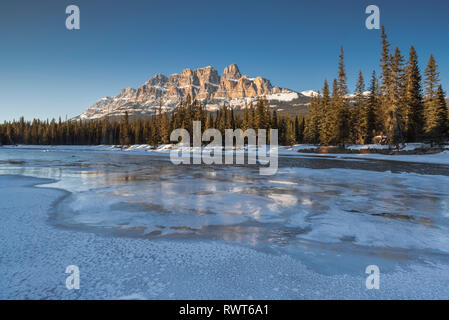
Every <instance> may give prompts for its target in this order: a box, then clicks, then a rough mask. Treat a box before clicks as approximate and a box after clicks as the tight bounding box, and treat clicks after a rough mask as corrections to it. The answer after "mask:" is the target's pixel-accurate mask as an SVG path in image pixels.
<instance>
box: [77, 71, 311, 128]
mask: <svg viewBox="0 0 449 320" xmlns="http://www.w3.org/2000/svg"><path fill="white" fill-rule="evenodd" d="M188 95H190V96H191V97H192V98H194V99H196V100H197V101H200V102H201V103H202V104H203V106H205V108H206V109H207V110H208V111H215V110H217V109H218V108H220V107H221V106H222V105H223V104H226V105H228V106H231V107H232V108H237V109H240V108H242V107H245V105H249V104H250V103H251V102H252V101H255V100H256V99H257V98H259V97H265V98H267V100H268V101H269V103H270V106H271V107H273V108H276V109H278V110H281V111H282V110H286V111H287V112H292V111H298V110H299V111H300V113H301V111H304V112H305V110H306V109H307V105H308V103H309V100H310V98H309V97H308V96H306V95H304V94H301V93H298V92H295V91H293V90H289V89H285V88H279V87H277V86H273V85H272V84H271V82H270V81H269V80H267V79H264V78H262V77H256V78H249V77H248V76H246V75H242V74H241V73H240V70H239V68H238V66H237V65H235V64H231V65H229V66H227V67H226V68H225V69H224V71H223V74H222V75H221V76H220V75H219V74H218V72H217V71H216V70H215V69H214V68H213V67H211V66H207V67H204V68H199V69H195V70H192V69H185V70H182V71H181V73H179V74H172V75H170V76H169V77H167V76H165V75H163V74H156V75H155V76H154V77H152V78H151V79H149V80H148V81H146V82H145V83H144V84H142V85H141V86H140V87H138V88H137V89H134V88H126V89H122V90H121V91H120V92H119V94H118V95H117V96H115V97H104V98H101V99H100V100H98V101H97V102H95V103H94V104H93V105H92V106H91V107H90V108H88V109H87V110H86V111H85V112H83V113H82V114H81V115H80V116H78V117H76V119H82V120H90V119H99V118H102V117H104V116H109V117H113V118H114V117H121V116H123V115H124V114H125V112H128V114H129V116H130V117H145V116H150V115H152V114H154V113H155V112H157V110H158V109H159V105H160V104H161V105H162V110H163V111H166V112H167V111H168V112H169V111H172V110H173V109H174V108H176V107H177V106H178V105H179V103H180V102H181V101H182V99H185V98H186V97H187V96H188ZM295 113H296V112H295Z"/></svg>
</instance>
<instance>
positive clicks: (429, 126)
mask: <svg viewBox="0 0 449 320" xmlns="http://www.w3.org/2000/svg"><path fill="white" fill-rule="evenodd" d="M424 75H425V79H424V86H425V94H426V95H425V98H424V133H425V134H426V136H427V138H428V139H430V140H431V141H432V142H434V141H436V142H439V141H440V139H441V135H442V134H443V133H445V129H446V128H445V127H446V121H447V116H445V113H444V110H443V109H445V105H443V104H442V102H441V99H442V98H441V95H442V96H443V100H444V92H443V90H442V88H441V87H440V85H439V81H440V78H439V72H438V66H437V64H436V61H435V58H434V57H433V55H432V54H431V55H430V58H429V62H428V64H427V67H426V70H425V72H424Z"/></svg>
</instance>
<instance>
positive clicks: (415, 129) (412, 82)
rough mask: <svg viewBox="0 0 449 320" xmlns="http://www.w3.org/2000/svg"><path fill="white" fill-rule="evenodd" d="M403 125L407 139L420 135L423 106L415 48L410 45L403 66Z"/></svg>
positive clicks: (418, 137)
mask: <svg viewBox="0 0 449 320" xmlns="http://www.w3.org/2000/svg"><path fill="white" fill-rule="evenodd" d="M404 99H405V101H404V103H405V126H406V129H405V130H406V135H407V140H408V141H412V142H413V141H416V140H417V139H420V138H421V137H422V130H423V125H424V114H423V110H424V106H423V97H422V88H421V74H420V72H419V67H418V56H417V54H416V51H415V48H414V47H413V46H411V47H410V53H409V58H408V61H407V65H406V68H405V97H404Z"/></svg>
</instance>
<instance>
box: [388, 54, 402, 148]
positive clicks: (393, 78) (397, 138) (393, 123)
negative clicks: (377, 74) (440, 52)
mask: <svg viewBox="0 0 449 320" xmlns="http://www.w3.org/2000/svg"><path fill="white" fill-rule="evenodd" d="M390 61H391V63H390V82H389V88H388V94H389V95H388V105H387V106H386V109H385V111H386V113H385V133H386V135H387V141H388V143H389V144H391V145H396V146H398V145H399V143H402V142H404V110H403V109H404V99H403V96H404V85H403V80H404V77H403V68H402V66H403V57H402V55H401V52H400V51H399V48H397V47H396V50H395V54H394V56H391V57H390Z"/></svg>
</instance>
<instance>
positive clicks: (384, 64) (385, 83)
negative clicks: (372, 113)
mask: <svg viewBox="0 0 449 320" xmlns="http://www.w3.org/2000/svg"><path fill="white" fill-rule="evenodd" d="M381 37H382V53H381V59H380V67H381V77H380V78H381V85H380V95H381V104H380V108H379V109H378V113H377V118H378V120H379V122H378V124H379V125H381V128H380V130H381V132H383V131H384V124H385V122H386V119H385V116H386V113H387V109H388V106H389V105H390V103H391V101H390V98H391V92H390V89H391V60H390V57H391V56H390V43H389V42H388V40H387V34H386V32H385V27H384V26H382V33H381Z"/></svg>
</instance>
